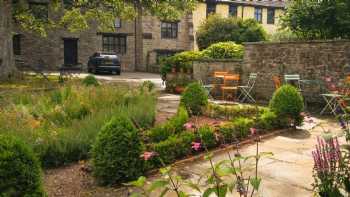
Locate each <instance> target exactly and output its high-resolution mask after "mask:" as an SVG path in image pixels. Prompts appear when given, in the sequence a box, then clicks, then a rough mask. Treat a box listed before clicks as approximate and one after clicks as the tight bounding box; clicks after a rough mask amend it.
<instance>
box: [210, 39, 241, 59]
mask: <svg viewBox="0 0 350 197" xmlns="http://www.w3.org/2000/svg"><path fill="white" fill-rule="evenodd" d="M243 54H244V47H243V46H242V45H240V44H236V43H234V42H218V43H215V44H212V45H210V46H209V47H208V48H207V49H205V50H203V55H204V56H205V57H209V58H214V59H242V58H243Z"/></svg>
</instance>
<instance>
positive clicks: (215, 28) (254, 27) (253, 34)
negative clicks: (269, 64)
mask: <svg viewBox="0 0 350 197" xmlns="http://www.w3.org/2000/svg"><path fill="white" fill-rule="evenodd" d="M196 38H197V43H198V47H199V49H200V50H203V49H205V48H207V47H209V46H210V45H212V44H214V43H218V42H227V41H233V42H235V43H238V44H240V43H243V42H258V41H263V40H265V39H266V32H265V30H264V28H263V27H262V25H261V24H259V23H258V22H257V21H256V20H254V19H247V20H242V19H241V18H237V17H221V16H220V15H210V16H209V17H208V18H207V19H206V20H205V21H204V22H203V23H202V24H201V25H200V26H199V28H198V31H197V37H196Z"/></svg>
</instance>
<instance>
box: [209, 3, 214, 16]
mask: <svg viewBox="0 0 350 197" xmlns="http://www.w3.org/2000/svg"><path fill="white" fill-rule="evenodd" d="M215 12H216V4H215V3H207V17H208V16H209V15H210V14H215Z"/></svg>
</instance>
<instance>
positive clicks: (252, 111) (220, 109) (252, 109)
mask: <svg viewBox="0 0 350 197" xmlns="http://www.w3.org/2000/svg"><path fill="white" fill-rule="evenodd" d="M266 109H267V108H265V107H257V106H251V105H233V106H230V105H227V106H223V105H218V104H213V103H209V104H208V107H207V108H206V112H205V113H206V115H207V116H209V117H212V118H224V119H227V120H229V119H232V118H237V117H244V118H248V117H252V116H256V115H257V114H261V113H262V112H263V111H264V110H266Z"/></svg>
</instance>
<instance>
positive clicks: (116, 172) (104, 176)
mask: <svg viewBox="0 0 350 197" xmlns="http://www.w3.org/2000/svg"><path fill="white" fill-rule="evenodd" d="M141 153H142V144H141V141H140V138H139V135H138V130H136V129H135V128H134V126H133V125H132V123H131V121H130V120H129V119H127V118H126V117H119V116H116V117H113V118H112V119H111V120H110V121H109V122H108V123H107V124H106V125H105V126H104V127H103V128H102V130H101V131H100V133H99V134H98V136H97V140H96V142H95V144H94V145H93V148H92V164H93V175H94V176H95V177H96V178H97V181H98V182H99V183H100V184H102V185H111V184H120V183H123V182H127V181H131V180H135V179H136V178H137V177H139V176H141V175H142V173H143V170H144V165H143V161H142V160H141V159H140V158H139V157H140V155H141Z"/></svg>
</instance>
